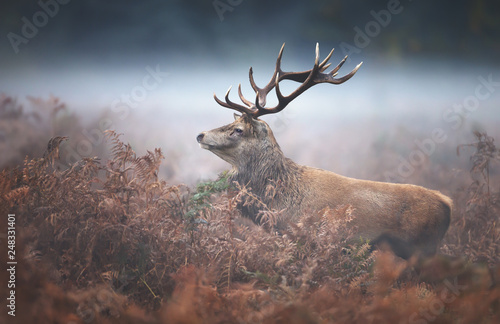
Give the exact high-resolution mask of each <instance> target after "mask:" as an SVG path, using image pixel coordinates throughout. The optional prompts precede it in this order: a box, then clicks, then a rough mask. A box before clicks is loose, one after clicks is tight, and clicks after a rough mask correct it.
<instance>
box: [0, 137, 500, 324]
mask: <svg viewBox="0 0 500 324" xmlns="http://www.w3.org/2000/svg"><path fill="white" fill-rule="evenodd" d="M107 136H108V141H109V143H111V150H110V151H111V158H110V159H109V161H106V162H103V161H100V160H99V159H98V158H83V159H81V160H79V161H77V162H76V163H74V164H72V165H71V167H69V168H66V169H65V168H61V167H60V166H58V164H57V161H58V155H59V147H60V145H63V144H62V143H64V141H65V140H66V138H63V137H54V138H52V139H51V141H50V142H49V145H48V148H47V150H46V152H45V154H44V157H43V158H26V159H25V161H24V163H23V164H22V165H20V166H18V167H16V168H10V169H4V170H3V171H2V172H1V173H0V212H1V213H2V215H6V214H7V213H15V214H16V217H17V221H16V224H17V227H18V229H20V233H19V234H18V236H17V251H18V261H19V264H18V272H17V286H16V296H17V310H18V311H17V313H16V314H17V316H16V318H15V320H16V321H17V322H19V323H33V322H37V323H115V322H116V323H118V322H119V323H202V322H203V323H330V322H335V323H365V322H366V323H381V322H385V323H429V322H434V323H456V322H460V323H498V322H499V321H500V304H499V300H500V286H499V280H500V253H499V252H500V251H499V248H500V241H499V238H500V230H499V225H498V224H499V215H500V213H499V207H500V206H499V201H500V199H499V198H500V193H499V190H500V188H499V187H498V176H497V173H494V172H492V170H493V169H495V170H497V169H498V167H499V165H498V164H499V163H498V162H499V151H498V149H497V148H496V147H495V145H494V141H493V139H492V138H491V137H489V136H487V135H486V134H480V133H477V134H476V137H477V142H476V143H472V144H471V148H472V149H473V150H474V151H473V152H472V157H471V159H472V163H473V168H472V169H471V171H470V174H471V179H472V180H467V181H468V182H469V183H470V185H469V186H468V187H466V188H456V189H455V191H454V192H453V198H454V200H455V204H456V206H455V211H454V218H453V222H452V224H451V227H450V230H449V232H448V233H447V235H446V237H445V240H444V242H443V246H442V248H441V251H440V254H439V256H436V257H434V258H432V259H428V260H424V261H417V260H411V261H409V262H405V261H403V260H401V259H398V258H396V257H394V256H393V255H392V254H390V253H388V252H380V251H375V252H370V248H369V245H368V244H367V242H362V241H359V242H357V243H352V241H353V240H352V239H353V238H352V237H351V236H352V235H351V234H350V232H349V230H347V227H346V225H347V224H346V223H345V222H346V221H339V219H347V220H348V219H349V216H350V215H352V214H355V210H352V208H351V207H350V206H338V208H336V209H326V210H323V211H321V212H319V213H311V214H307V215H304V216H303V217H302V218H301V219H300V222H299V223H298V224H295V225H290V227H289V229H288V230H287V231H285V232H283V233H281V234H280V235H278V234H275V233H273V231H272V224H273V223H275V221H276V220H277V219H279V217H280V211H273V210H267V209H266V208H264V206H263V210H264V212H263V213H262V215H261V217H262V219H263V220H264V222H265V223H267V225H264V226H256V225H253V224H252V223H249V222H247V221H245V220H244V219H242V217H241V215H240V213H239V211H238V209H237V208H236V206H237V205H238V203H241V202H242V199H243V197H246V198H245V199H248V197H249V196H251V192H249V191H248V190H247V189H246V188H235V187H233V186H232V185H231V184H228V183H227V181H226V177H225V175H224V174H222V175H221V177H220V178H219V179H218V180H216V181H213V182H206V183H200V184H199V185H198V186H197V187H196V188H189V187H187V186H184V185H170V184H167V183H166V182H165V181H163V180H162V179H159V178H158V175H157V174H158V169H159V167H160V163H161V162H162V159H163V158H164V157H163V155H162V152H161V151H160V150H159V149H155V150H154V151H151V152H147V153H146V154H145V155H144V156H137V155H136V153H135V152H134V151H133V150H132V148H131V147H130V145H128V144H126V143H123V142H122V141H121V139H120V135H118V134H116V133H114V132H108V133H107ZM340 215H341V216H342V217H339V216H340ZM2 240H3V239H2ZM348 242H349V243H348ZM6 249H7V248H6V245H5V244H1V245H0V250H1V251H0V255H2V256H3V255H7V252H6ZM7 275H8V274H7V272H5V271H2V272H1V275H0V276H1V278H2V289H0V297H2V298H6V297H7V296H6V294H7V292H6V289H4V287H5V285H4V282H6V281H7ZM4 279H5V281H4ZM3 300H5V299H3ZM6 312H7V311H6V309H4V310H3V311H2V312H1V313H0V318H3V319H4V320H9V322H12V321H11V320H12V318H10V317H7V314H6Z"/></svg>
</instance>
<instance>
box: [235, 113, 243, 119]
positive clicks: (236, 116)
mask: <svg viewBox="0 0 500 324" xmlns="http://www.w3.org/2000/svg"><path fill="white" fill-rule="evenodd" d="M233 116H234V120H238V119H240V118H241V115H238V114H236V113H235V114H233Z"/></svg>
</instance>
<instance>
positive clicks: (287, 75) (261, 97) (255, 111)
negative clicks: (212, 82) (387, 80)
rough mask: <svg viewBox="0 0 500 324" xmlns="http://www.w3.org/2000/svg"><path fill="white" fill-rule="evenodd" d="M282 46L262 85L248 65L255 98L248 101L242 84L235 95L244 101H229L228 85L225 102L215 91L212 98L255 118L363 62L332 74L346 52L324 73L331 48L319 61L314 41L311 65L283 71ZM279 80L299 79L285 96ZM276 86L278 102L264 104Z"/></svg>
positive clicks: (334, 79) (276, 108)
mask: <svg viewBox="0 0 500 324" xmlns="http://www.w3.org/2000/svg"><path fill="white" fill-rule="evenodd" d="M284 48H285V44H283V46H281V50H280V53H279V55H278V59H277V60H276V68H275V69H274V74H273V76H272V77H271V81H269V83H268V84H267V85H266V86H265V87H264V88H259V87H258V86H257V85H256V84H255V81H254V79H253V70H252V68H250V71H249V78H250V84H251V85H252V88H253V90H254V91H255V94H256V96H255V102H251V101H249V100H247V99H246V98H245V97H244V96H243V94H242V92H241V84H239V85H238V95H239V97H240V99H241V101H242V102H243V103H244V104H245V105H246V106H243V105H240V104H237V103H235V102H232V101H231V100H230V99H229V92H230V91H231V87H229V89H228V90H227V92H226V96H225V97H224V99H225V102H224V101H222V100H220V99H219V98H217V96H216V95H215V93H214V99H215V101H217V103H218V104H219V105H221V106H223V107H226V108H230V109H234V110H237V111H239V112H241V113H246V114H249V115H251V116H252V117H253V118H257V117H259V116H262V115H267V114H274V113H277V112H280V111H281V110H283V109H284V108H285V107H286V106H287V105H288V104H289V103H290V102H291V101H292V100H293V99H295V98H297V97H298V96H299V95H300V94H301V93H303V92H304V91H306V90H307V89H309V88H310V87H312V86H314V85H316V84H318V83H333V84H341V83H344V82H346V81H347V80H349V79H350V78H351V77H352V76H353V75H354V74H355V73H356V72H357V71H358V69H359V67H360V66H361V64H363V62H361V63H359V64H358V65H357V66H356V67H355V68H354V70H352V71H351V72H350V73H349V74H346V75H345V76H343V77H341V78H337V79H336V78H335V76H337V74H338V73H337V71H338V70H339V69H340V68H341V67H342V65H344V63H345V61H346V59H347V55H346V56H345V57H344V59H343V60H342V61H340V63H339V64H338V65H337V66H336V67H335V68H334V69H333V70H332V71H330V72H328V73H323V72H324V71H325V70H326V69H327V68H328V67H330V65H331V63H328V60H330V57H331V56H332V54H333V49H332V50H331V51H330V54H328V56H327V57H326V58H325V59H324V60H323V62H321V63H319V44H318V43H316V59H315V60H314V66H313V68H312V69H310V70H307V71H303V72H284V71H283V70H281V57H282V55H283V49H284ZM282 80H292V81H296V82H300V83H302V84H301V85H300V86H299V87H298V88H297V89H296V90H295V91H293V92H292V93H291V94H289V95H288V96H284V95H283V94H282V93H281V91H280V87H279V83H280V82H281V81H282ZM273 88H276V96H277V97H278V104H277V105H276V106H275V107H273V108H265V105H266V97H267V94H268V93H269V92H270V91H271V90H272V89H273Z"/></svg>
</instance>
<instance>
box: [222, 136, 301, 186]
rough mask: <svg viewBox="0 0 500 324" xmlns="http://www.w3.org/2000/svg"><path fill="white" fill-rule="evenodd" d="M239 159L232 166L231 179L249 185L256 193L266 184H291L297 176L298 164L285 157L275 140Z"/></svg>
mask: <svg viewBox="0 0 500 324" xmlns="http://www.w3.org/2000/svg"><path fill="white" fill-rule="evenodd" d="M240 161H241V163H240V164H239V165H238V166H233V170H232V177H231V178H232V179H231V180H232V181H237V182H238V183H239V184H240V185H242V186H247V187H250V188H251V189H252V191H253V192H254V193H256V194H263V193H264V192H265V191H266V188H267V186H268V185H273V186H275V185H280V186H285V187H286V186H290V185H293V184H295V183H296V179H297V178H298V177H299V172H300V166H299V165H297V164H296V163H295V162H293V161H292V160H290V159H289V158H287V157H285V155H284V154H283V152H282V151H281V149H280V147H279V145H278V144H277V143H276V142H275V141H274V143H267V144H265V145H263V147H261V148H260V149H256V150H252V151H250V152H248V154H245V156H242V157H241V159H240ZM294 179H295V181H294Z"/></svg>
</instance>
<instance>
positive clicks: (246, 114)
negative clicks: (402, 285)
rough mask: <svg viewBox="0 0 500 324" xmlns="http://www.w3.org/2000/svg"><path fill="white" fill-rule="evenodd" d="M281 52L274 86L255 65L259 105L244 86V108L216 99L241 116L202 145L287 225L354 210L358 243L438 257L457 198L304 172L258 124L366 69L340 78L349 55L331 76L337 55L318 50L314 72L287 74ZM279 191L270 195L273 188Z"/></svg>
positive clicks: (252, 212) (252, 210)
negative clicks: (288, 88)
mask: <svg viewBox="0 0 500 324" xmlns="http://www.w3.org/2000/svg"><path fill="white" fill-rule="evenodd" d="M284 46H285V44H283V46H282V47H281V50H280V52H279V54H278V58H277V60H276V67H275V70H274V73H273V75H272V77H271V81H270V82H269V83H268V84H267V85H266V86H265V87H263V88H260V87H258V86H257V85H256V83H255V81H254V78H253V71H252V68H251V67H250V71H249V79H250V85H251V86H252V88H253V90H254V91H255V94H256V96H255V100H254V101H250V100H247V99H246V98H245V97H244V96H243V94H242V91H241V84H240V85H239V86H238V95H239V97H240V99H241V101H242V103H243V104H239V103H235V102H233V101H231V100H230V98H229V93H230V91H231V87H230V88H229V89H228V90H227V92H226V95H225V100H224V101H222V100H220V99H219V98H218V97H217V96H216V94H215V93H214V99H215V101H216V102H217V103H218V104H219V105H221V106H222V107H225V108H229V109H232V110H235V111H237V112H238V113H239V114H238V113H235V114H234V122H232V123H231V124H228V125H225V126H222V127H219V128H216V129H213V130H210V131H205V132H202V133H200V134H199V135H197V137H196V140H197V142H198V143H199V145H200V147H201V148H203V149H206V150H208V151H210V152H212V153H214V154H215V155H217V156H218V157H220V158H221V159H222V160H224V161H226V162H228V163H229V164H230V165H231V166H232V169H231V170H230V171H229V178H228V180H229V181H230V182H231V183H235V184H239V186H240V187H245V188H250V189H251V192H252V194H253V195H255V196H257V197H258V198H259V200H260V201H262V202H264V203H265V204H266V205H267V206H269V207H270V208H274V209H275V210H284V214H283V215H284V216H283V217H284V223H283V224H285V225H282V226H286V224H289V223H290V222H297V220H298V219H299V217H300V216H301V215H303V214H304V213H310V212H320V211H322V210H324V209H325V208H332V209H333V208H336V207H338V206H351V207H352V209H353V212H352V215H351V217H352V219H351V220H350V222H349V224H352V225H350V226H352V227H353V228H354V229H355V231H356V233H355V234H356V235H355V236H356V237H360V238H362V239H363V240H366V241H369V242H370V244H371V245H372V247H373V248H377V247H382V245H383V246H387V245H388V246H389V247H390V248H391V249H392V251H393V252H394V253H395V254H396V255H397V256H399V257H401V258H403V259H409V258H410V257H412V256H413V255H419V256H422V257H426V256H432V255H434V254H435V253H436V251H437V247H438V246H439V244H440V242H441V240H442V239H443V237H444V235H445V233H446V231H447V229H448V227H449V224H450V218H451V213H452V205H453V203H452V200H451V199H450V198H449V197H447V196H445V195H444V194H442V193H440V192H439V191H435V190H430V189H426V188H424V187H421V186H417V185H412V184H400V183H387V182H376V181H370V180H359V179H354V178H349V177H345V176H342V175H339V174H336V173H334V172H331V171H326V170H322V169H318V168H314V167H309V166H303V165H299V164H297V163H295V162H294V161H292V160H291V159H289V158H287V157H286V156H285V155H284V154H283V152H282V150H281V148H280V146H279V144H278V143H277V141H276V139H275V137H274V135H273V132H272V130H271V128H270V127H269V125H268V124H267V123H266V122H265V121H263V120H261V119H259V117H261V116H264V115H267V114H275V113H278V112H280V111H282V110H283V109H284V108H285V107H286V106H287V105H288V104H289V103H290V102H291V101H292V100H294V99H295V98H297V97H298V96H299V95H301V94H302V93H303V92H304V91H306V90H307V89H309V88H311V87H313V86H314V85H316V84H320V83H329V84H336V85H338V84H342V83H344V82H346V81H347V80H349V79H350V78H351V77H353V76H354V74H355V73H356V72H357V71H358V69H359V68H360V67H361V64H362V63H363V62H361V63H360V64H358V65H357V66H356V67H355V68H354V69H353V70H352V71H351V72H350V73H348V74H346V75H345V76H343V77H337V75H338V70H339V69H340V68H341V67H342V65H344V63H345V62H346V60H347V56H345V57H344V59H343V60H342V61H340V63H339V64H338V65H337V66H336V67H335V68H333V70H331V71H330V72H325V71H326V70H327V69H328V68H329V67H330V65H331V63H328V61H329V60H330V58H331V56H332V54H333V51H334V49H332V50H331V51H330V53H329V54H328V55H327V57H326V58H325V59H324V60H323V61H321V62H320V61H319V44H318V43H317V44H316V56H315V61H314V66H313V67H312V69H310V70H307V71H303V72H285V71H283V70H282V69H281V58H282V55H283V50H284ZM283 80H291V81H294V82H297V83H299V84H300V85H299V86H298V87H297V88H296V89H295V90H294V91H293V92H291V93H290V94H289V95H283V94H282V92H281V90H280V82H281V81H283ZM273 89H275V93H276V96H277V99H278V103H277V104H276V106H274V107H266V98H267V95H268V94H269V92H271V90H273ZM270 186H271V187H279V189H277V190H275V191H274V193H271V194H269V188H270ZM238 207H239V209H240V210H241V213H242V215H243V216H245V217H248V218H250V219H252V220H253V221H254V222H256V223H259V219H258V213H259V206H258V205H251V204H240V205H239V206H238Z"/></svg>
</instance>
